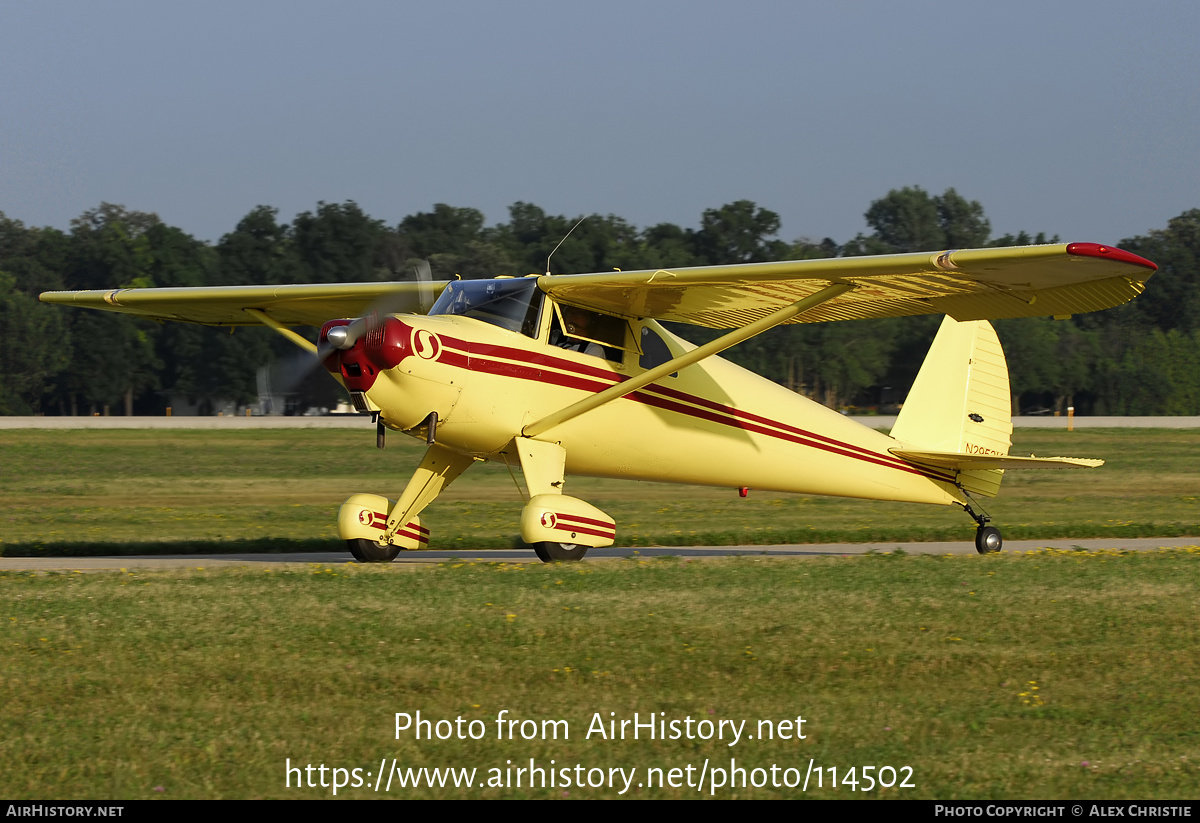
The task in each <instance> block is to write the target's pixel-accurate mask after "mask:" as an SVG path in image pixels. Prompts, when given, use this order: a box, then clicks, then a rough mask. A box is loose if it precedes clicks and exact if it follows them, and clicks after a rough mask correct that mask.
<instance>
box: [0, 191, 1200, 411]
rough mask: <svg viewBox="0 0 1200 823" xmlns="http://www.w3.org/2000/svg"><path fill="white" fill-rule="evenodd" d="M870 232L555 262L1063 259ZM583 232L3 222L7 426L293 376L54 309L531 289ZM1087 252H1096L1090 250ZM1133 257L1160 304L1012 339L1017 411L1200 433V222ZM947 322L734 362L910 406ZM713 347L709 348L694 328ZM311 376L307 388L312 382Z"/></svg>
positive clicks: (135, 326) (207, 344) (701, 233)
mask: <svg viewBox="0 0 1200 823" xmlns="http://www.w3.org/2000/svg"><path fill="white" fill-rule="evenodd" d="M865 218H866V221H867V225H868V226H869V227H870V229H871V231H870V233H860V234H859V235H857V236H855V237H853V238H851V239H850V240H848V241H846V242H845V243H841V244H839V243H837V242H836V241H834V240H833V239H831V238H824V239H823V240H820V241H814V240H810V239H799V240H796V241H794V242H791V243H789V242H785V241H783V240H781V239H779V238H778V232H779V228H780V220H779V216H778V215H777V214H776V213H774V212H772V211H769V210H767V209H764V208H761V207H759V206H757V205H756V204H755V203H752V202H750V201H747V200H742V201H738V202H735V203H730V204H727V205H724V206H721V207H720V208H715V209H709V210H706V211H705V212H704V213H703V214H702V215H701V218H700V225H699V228H697V229H692V228H682V227H680V226H677V225H674V224H671V223H660V224H658V225H655V226H651V227H649V228H645V229H638V228H637V227H636V226H633V225H631V224H630V223H628V222H627V221H625V220H624V219H622V218H620V217H616V216H614V215H608V216H602V215H590V216H589V217H588V219H586V220H584V221H583V222H582V224H580V225H579V226H578V227H577V228H576V229H575V230H574V231H573V232H571V233H570V235H569V236H568V237H567V239H566V240H565V241H564V242H562V245H561V246H560V247H559V248H558V250H557V251H556V252H554V256H553V259H552V261H551V265H552V267H553V270H554V271H555V272H556V273H574V272H596V271H611V270H612V269H614V268H618V269H624V270H631V269H647V268H659V267H680V266H691V265H706V264H711V265H717V264H725V263H747V262H760V261H766V260H783V259H807V258H820V257H836V256H843V255H847V256H848V255H862V254H887V253H894V252H909V251H936V250H940V249H946V248H975V247H982V246H1007V245H1023V244H1027V243H1044V242H1057V240H1058V238H1057V237H1054V238H1047V237H1046V236H1045V235H1043V234H1037V235H1030V234H1027V233H1025V232H1021V233H1019V234H1017V235H1011V234H1010V235H1005V236H1003V237H999V238H992V237H991V225H990V223H989V222H988V220H987V217H986V216H985V214H984V210H983V207H982V206H981V205H980V204H979V203H978V202H977V201H968V200H966V199H965V198H963V197H962V196H961V195H959V194H958V193H957V192H956V191H955V190H954V189H947V190H946V191H945V192H943V193H942V194H940V195H934V194H930V193H928V192H926V191H924V190H922V189H921V188H918V187H909V188H904V189H898V190H893V191H891V192H889V193H888V194H887V195H886V196H885V197H883V198H880V199H879V200H876V201H874V202H873V203H871V205H870V208H869V209H868V210H867V212H866V214H865ZM578 220H579V218H578V217H575V218H568V217H566V216H564V215H550V214H547V213H546V212H545V211H543V210H542V209H541V208H539V207H538V206H536V205H533V204H531V203H515V204H513V206H511V207H510V209H509V219H508V221H507V222H505V223H500V224H497V225H494V226H487V225H485V220H484V216H483V214H482V213H481V212H479V211H478V210H476V209H472V208H458V207H452V206H448V205H444V204H438V205H435V206H434V207H433V209H432V211H428V212H421V213H418V214H413V215H410V216H408V217H405V218H404V219H403V220H401V221H400V223H399V224H398V225H396V226H388V225H386V224H385V223H383V222H382V221H380V220H376V219H373V218H371V217H370V216H368V215H366V214H365V213H363V211H362V210H361V209H360V208H359V207H358V206H357V205H356V204H355V203H353V202H346V203H340V204H338V203H320V204H318V206H317V208H316V209H315V210H314V211H310V212H304V213H302V214H299V215H297V216H296V217H295V218H294V219H293V220H292V221H291V222H290V223H287V222H281V221H280V219H279V214H278V211H277V210H276V209H273V208H270V207H267V206H260V207H258V208H255V209H254V210H252V211H251V212H250V213H249V214H247V215H246V216H245V217H244V218H242V220H241V221H240V222H239V223H238V224H237V226H236V227H235V228H234V229H233V231H231V232H229V233H228V234H226V235H225V236H223V237H222V238H221V239H220V241H218V242H217V243H215V244H211V243H206V242H203V241H200V240H197V239H196V238H194V237H192V236H191V235H189V234H187V233H186V232H184V231H183V230H182V229H179V228H176V227H173V226H168V225H167V224H165V223H163V222H162V221H161V220H160V219H159V218H158V217H157V216H156V215H154V214H149V213H145V212H136V211H129V210H127V209H125V208H123V207H121V206H116V205H112V204H108V203H104V204H101V205H100V206H99V207H97V208H95V209H92V210H90V211H88V212H86V213H84V214H82V215H80V216H79V217H78V218H77V219H75V220H73V221H72V222H71V226H70V229H69V230H68V231H65V232H64V231H60V230H58V229H53V228H34V227H26V226H25V225H24V224H23V223H21V222H20V221H19V220H16V219H11V218H9V217H7V216H5V215H4V214H3V213H2V212H0V413H2V414H41V413H44V414H64V415H67V414H91V413H94V412H97V411H99V410H100V409H102V408H104V407H109V408H112V409H114V410H116V411H123V412H124V413H125V414H134V413H141V414H161V413H162V411H163V409H164V407H165V406H166V405H167V403H168V400H167V398H168V397H170V396H177V397H186V398H189V399H190V400H191V401H192V402H196V403H199V404H200V405H201V407H204V406H205V405H206V404H207V405H208V406H210V407H211V406H212V404H214V403H215V402H217V401H218V400H226V401H233V402H237V403H249V402H252V401H253V400H254V399H255V398H256V397H257V396H258V390H259V389H258V385H257V383H256V373H257V371H258V369H259V367H260V366H262V365H263V364H267V363H273V362H280V361H282V360H284V359H292V358H294V354H293V352H292V350H291V347H290V344H287V343H286V341H283V340H282V339H280V338H278V337H277V336H276V335H275V334H274V333H272V332H270V331H268V330H266V329H260V328H243V329H239V330H238V331H237V333H236V334H230V333H229V332H228V331H226V330H216V329H208V328H204V327H198V326H190V325H187V324H165V325H161V326H160V325H157V324H154V323H150V322H147V321H143V320H138V319H135V318H131V317H128V316H125V315H117V314H108V313H102V312H92V311H73V310H70V309H63V308H59V307H51V306H45V305H42V304H40V303H38V302H37V295H38V294H39V293H40V292H42V291H47V290H56V289H102V288H125V287H133V286H145V287H149V286H202V285H238V284H252V283H270V284H275V283H279V284H282V283H327V282H360V281H390V280H403V279H411V277H412V276H413V274H412V272H413V269H414V266H415V264H416V263H417V262H418V261H420V260H428V261H429V263H430V265H431V267H432V269H433V273H434V276H435V278H448V277H451V276H453V275H455V274H458V275H460V276H462V277H465V278H478V277H493V276H495V275H498V274H516V275H521V274H526V273H529V272H541V271H544V270H545V269H546V265H547V257H548V256H549V255H550V253H551V251H552V250H553V249H554V247H555V245H556V244H558V243H559V241H561V240H562V239H563V237H564V236H567V233H568V231H569V230H570V229H571V227H572V226H574V225H575V223H576V222H577V221H578ZM1089 239H1090V238H1089ZM1120 245H1121V247H1122V248H1125V249H1127V250H1129V251H1132V252H1134V253H1136V254H1140V255H1142V256H1144V257H1147V258H1149V259H1151V260H1154V261H1155V262H1156V263H1158V264H1159V266H1160V268H1159V271H1158V273H1157V274H1156V275H1155V276H1154V277H1153V278H1151V280H1150V281H1149V284H1148V287H1147V290H1146V293H1145V294H1144V295H1142V296H1141V297H1140V298H1138V299H1137V300H1135V301H1133V302H1132V303H1129V304H1127V305H1125V306H1122V307H1120V308H1117V309H1113V310H1110V311H1107V312H1099V313H1095V314H1087V315H1079V316H1076V317H1073V318H1071V319H1070V320H1067V321H1053V320H1050V319H1049V318H1045V319H1042V318H1028V319H1020V320H1006V321H998V322H997V323H996V326H997V330H998V332H999V334H1000V339H1001V341H1002V342H1003V344H1004V347H1005V352H1006V354H1007V355H1008V359H1009V366H1010V372H1011V376H1012V390H1013V405H1014V409H1015V410H1018V411H1020V410H1028V409H1030V407H1037V408H1047V409H1049V408H1053V409H1060V410H1061V409H1062V408H1063V407H1065V406H1068V405H1072V406H1074V407H1075V408H1076V409H1077V411H1078V412H1079V413H1083V414H1089V413H1090V414H1200V282H1198V280H1200V260H1198V255H1200V209H1193V210H1191V211H1188V212H1185V213H1183V214H1181V215H1179V216H1178V217H1176V218H1174V219H1172V220H1171V221H1169V223H1168V225H1167V226H1166V227H1165V228H1163V229H1160V230H1156V231H1152V232H1150V233H1149V234H1148V235H1146V236H1138V237H1132V238H1128V239H1126V240H1123V241H1122V242H1121V244H1120ZM938 322H939V321H938V319H937V318H903V319H888V320H873V321H855V322H844V323H823V324H812V325H795V326H785V327H781V328H778V329H775V330H773V331H772V332H769V333H767V334H764V335H761V336H760V337H757V338H754V339H752V340H750V341H748V342H747V343H743V344H742V345H740V346H738V347H736V348H734V349H732V350H730V351H729V352H727V354H726V356H728V357H730V359H733V360H735V361H737V362H740V363H741V364H743V365H745V366H747V367H749V368H752V369H754V370H755V371H758V372H760V373H762V374H765V375H766V376H767V377H769V378H771V379H773V380H775V381H777V382H779V383H781V384H783V385H785V386H787V387H788V388H791V389H793V390H795V391H798V392H803V393H804V394H807V395H808V396H811V397H814V398H815V399H817V400H819V401H821V402H823V403H825V404H827V405H829V406H833V407H841V406H845V405H848V404H857V405H860V406H888V405H891V404H895V403H897V402H899V401H902V400H903V397H904V395H905V394H906V393H907V390H908V387H909V385H911V383H912V380H913V378H914V377H915V375H916V371H917V368H918V367H919V365H920V363H921V360H922V359H923V357H924V353H925V350H926V348H927V347H928V345H929V341H930V340H931V339H932V336H933V334H934V331H935V330H936V327H937V323H938ZM679 331H680V333H681V334H683V336H685V337H688V338H689V339H693V340H696V341H697V342H701V341H703V340H706V339H710V338H711V337H713V336H715V333H713V332H710V331H709V330H704V329H696V328H695V327H684V328H681V329H679ZM299 371H303V370H299ZM295 389H296V390H297V391H298V392H299V393H300V394H301V395H302V399H303V401H304V402H313V403H318V404H323V405H331V403H332V401H333V400H334V399H336V396H337V392H338V391H339V390H338V389H337V387H336V385H335V384H334V383H333V382H332V381H330V380H328V379H326V378H325V377H324V376H322V375H319V374H318V375H317V379H316V381H314V380H311V379H310V380H307V381H306V382H304V383H302V384H299V385H297V386H295Z"/></svg>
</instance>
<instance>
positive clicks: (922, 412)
mask: <svg viewBox="0 0 1200 823" xmlns="http://www.w3.org/2000/svg"><path fill="white" fill-rule="evenodd" d="M1010 403H1011V400H1010V395H1009V386H1008V363H1007V361H1006V360H1005V359H1004V350H1003V349H1002V348H1001V346H1000V340H999V338H998V337H997V336H996V330H995V329H993V328H992V324H991V323H989V322H987V321H986V320H970V321H966V322H962V323H959V322H957V321H955V320H953V319H952V318H950V317H946V318H944V319H943V320H942V325H941V327H940V328H939V329H938V333H937V336H936V337H934V339H933V345H932V346H930V347H929V354H927V355H926V356H925V362H923V363H922V364H921V369H920V371H919V372H918V373H917V379H916V381H915V382H914V383H913V387H912V390H911V391H909V393H908V397H907V399H905V401H904V406H903V407H902V408H901V410H900V416H899V417H898V418H897V419H896V425H895V426H894V427H893V428H892V437H893V438H895V439H896V440H899V441H900V443H901V444H902V446H903V447H904V448H906V449H921V450H927V451H936V452H957V453H960V454H975V455H1007V454H1008V450H1009V447H1010V446H1011V445H1012V409H1011V405H1010ZM1003 475H1004V471H1003V470H1002V469H969V470H963V471H960V472H959V473H958V485H959V486H960V487H961V488H963V489H965V490H966V491H969V492H972V493H975V494H981V495H985V496H988V497H993V496H995V494H996V492H997V491H998V490H999V488H1000V480H1001V478H1002V477H1003Z"/></svg>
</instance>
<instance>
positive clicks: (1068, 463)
mask: <svg viewBox="0 0 1200 823" xmlns="http://www.w3.org/2000/svg"><path fill="white" fill-rule="evenodd" d="M891 452H892V454H894V455H896V456H897V457H899V458H900V459H901V460H907V461H908V462H909V463H912V464H914V465H917V466H925V467H927V468H933V469H957V470H960V471H971V470H975V469H1067V468H1088V469H1092V468H1095V467H1096V466H1103V465H1104V461H1103V460H1094V459H1092V458H1088V457H1014V456H1009V455H1003V454H961V453H959V452H931V451H915V450H913V449H891Z"/></svg>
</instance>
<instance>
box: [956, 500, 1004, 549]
mask: <svg viewBox="0 0 1200 823" xmlns="http://www.w3.org/2000/svg"><path fill="white" fill-rule="evenodd" d="M962 507H963V509H964V510H965V511H966V513H967V514H969V515H971V518H972V519H973V520H974V521H975V522H976V523H978V524H979V528H977V529H976V530H975V551H977V552H979V553H980V554H993V553H995V552H998V551H1000V549H1002V548H1004V537H1003V536H1002V535H1001V534H1000V530H999V529H997V528H996V527H995V526H989V525H988V522H989V521H990V520H991V518H990V517H988V516H987V515H986V514H978V513H977V512H976V511H975V510H974V509H972V508H971V507H970V506H968V505H966V504H962Z"/></svg>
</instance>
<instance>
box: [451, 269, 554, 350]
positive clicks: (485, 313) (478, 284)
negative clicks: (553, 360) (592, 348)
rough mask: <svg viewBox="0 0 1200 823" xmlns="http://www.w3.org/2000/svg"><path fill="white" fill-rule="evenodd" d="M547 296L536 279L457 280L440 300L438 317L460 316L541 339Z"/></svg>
mask: <svg viewBox="0 0 1200 823" xmlns="http://www.w3.org/2000/svg"><path fill="white" fill-rule="evenodd" d="M543 296H544V295H543V294H542V291H541V289H539V288H538V287H537V281H536V280H534V279H533V278H513V279H501V280H455V281H454V282H453V283H451V284H450V285H449V286H447V287H446V289H445V291H443V292H442V293H441V296H439V297H438V299H437V302H436V303H434V304H433V308H431V309H430V310H429V313H430V314H431V315H434V314H456V315H459V316H460V317H472V318H474V319H476V320H482V321H483V322H484V323H491V324H492V325H493V326H499V327H500V328H502V329H508V330H509V331H515V332H520V333H521V334H524V335H527V336H529V337H537V335H538V327H539V323H538V321H539V319H540V318H541V309H542V303H543V299H542V298H543Z"/></svg>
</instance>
